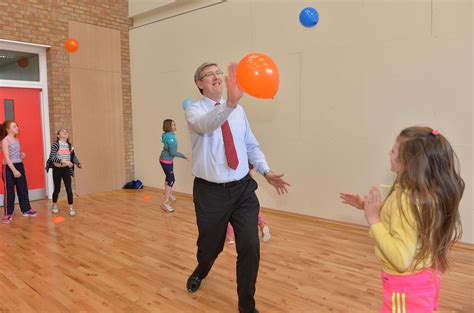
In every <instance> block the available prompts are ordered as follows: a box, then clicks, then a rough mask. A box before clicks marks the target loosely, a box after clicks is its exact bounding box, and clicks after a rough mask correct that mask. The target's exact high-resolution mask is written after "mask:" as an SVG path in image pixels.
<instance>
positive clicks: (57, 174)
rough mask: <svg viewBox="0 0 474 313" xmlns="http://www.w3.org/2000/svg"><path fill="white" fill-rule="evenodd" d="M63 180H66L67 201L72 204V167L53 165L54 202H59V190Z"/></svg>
mask: <svg viewBox="0 0 474 313" xmlns="http://www.w3.org/2000/svg"><path fill="white" fill-rule="evenodd" d="M61 180H62V181H64V187H66V193H67V202H68V203H69V204H70V205H72V204H73V201H74V196H73V194H72V181H71V169H70V168H69V167H67V166H66V167H53V181H54V191H53V203H56V202H58V197H59V192H60V191H61Z"/></svg>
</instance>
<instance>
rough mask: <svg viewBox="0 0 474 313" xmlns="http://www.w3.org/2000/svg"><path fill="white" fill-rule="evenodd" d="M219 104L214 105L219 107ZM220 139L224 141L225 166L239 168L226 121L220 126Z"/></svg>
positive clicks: (230, 132) (232, 138)
mask: <svg viewBox="0 0 474 313" xmlns="http://www.w3.org/2000/svg"><path fill="white" fill-rule="evenodd" d="M219 104H220V103H216V105H219ZM221 130H222V139H224V150H225V157H226V159H227V165H228V166H229V167H230V168H231V169H233V170H235V169H237V166H239V158H238V157H237V151H236V150H235V145H234V137H232V131H231V130H230V125H229V122H228V121H225V122H224V124H222V126H221Z"/></svg>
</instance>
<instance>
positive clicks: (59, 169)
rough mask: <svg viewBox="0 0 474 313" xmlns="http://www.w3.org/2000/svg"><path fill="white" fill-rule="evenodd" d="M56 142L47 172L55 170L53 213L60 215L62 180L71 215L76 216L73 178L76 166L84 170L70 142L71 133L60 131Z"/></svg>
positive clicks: (52, 148) (64, 130) (52, 147)
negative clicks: (59, 199)
mask: <svg viewBox="0 0 474 313" xmlns="http://www.w3.org/2000/svg"><path fill="white" fill-rule="evenodd" d="M56 136H57V138H56V142H54V143H53V145H52V146H51V152H50V154H49V159H48V161H46V172H47V171H49V169H50V168H52V169H53V181H54V192H53V205H52V207H51V211H52V212H53V214H58V213H59V207H58V205H57V202H58V197H59V192H60V191H61V180H62V181H63V182H64V186H65V187H66V193H67V201H68V203H69V215H70V216H75V215H76V210H74V207H73V203H74V195H73V193H72V179H71V178H72V177H74V165H77V167H79V168H82V164H81V162H79V159H78V158H77V156H76V153H75V151H74V147H73V146H72V144H71V143H70V142H69V133H68V132H67V130H66V129H60V130H58V132H57V133H56Z"/></svg>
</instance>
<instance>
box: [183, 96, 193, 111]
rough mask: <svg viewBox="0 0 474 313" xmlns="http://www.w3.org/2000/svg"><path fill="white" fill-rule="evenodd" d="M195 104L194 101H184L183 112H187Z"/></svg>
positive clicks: (188, 99)
mask: <svg viewBox="0 0 474 313" xmlns="http://www.w3.org/2000/svg"><path fill="white" fill-rule="evenodd" d="M193 103H194V100H193V99H190V98H187V99H184V100H183V110H186V109H187V108H188V107H189V106H190V105H191V104H193Z"/></svg>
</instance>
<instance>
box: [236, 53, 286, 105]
mask: <svg viewBox="0 0 474 313" xmlns="http://www.w3.org/2000/svg"><path fill="white" fill-rule="evenodd" d="M237 83H238V84H239V86H240V88H241V89H242V90H243V91H244V92H246V93H247V94H249V95H251V96H254V97H256V98H263V99H269V98H272V99H273V98H274V97H275V95H276V93H277V91H278V86H279V84H280V73H279V72H278V68H277V66H276V64H275V62H274V61H273V60H272V58H270V57H269V56H267V55H265V54H263V53H251V54H249V55H246V56H245V57H244V58H243V59H242V60H241V61H240V63H239V65H238V66H237Z"/></svg>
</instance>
